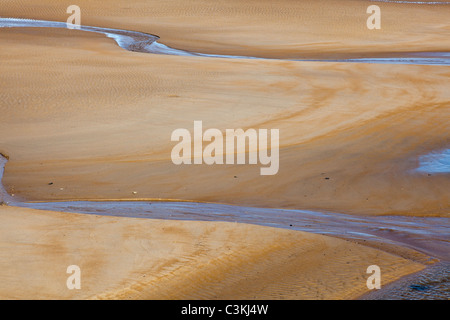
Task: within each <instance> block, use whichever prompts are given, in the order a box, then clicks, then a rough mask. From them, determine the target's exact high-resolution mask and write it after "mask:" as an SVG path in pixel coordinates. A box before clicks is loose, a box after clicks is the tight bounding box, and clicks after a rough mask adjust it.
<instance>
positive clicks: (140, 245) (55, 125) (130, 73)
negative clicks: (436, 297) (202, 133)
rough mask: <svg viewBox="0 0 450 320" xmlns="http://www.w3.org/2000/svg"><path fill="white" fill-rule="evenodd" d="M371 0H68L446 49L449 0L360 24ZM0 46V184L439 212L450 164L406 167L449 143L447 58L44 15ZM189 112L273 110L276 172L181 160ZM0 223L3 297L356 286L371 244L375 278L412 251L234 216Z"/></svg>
mask: <svg viewBox="0 0 450 320" xmlns="http://www.w3.org/2000/svg"><path fill="white" fill-rule="evenodd" d="M368 3H369V2H367V1H321V0H318V1H312V0H311V1H288V0H283V1H277V3H276V4H275V2H274V1H271V0H265V1H260V0H251V1H250V0H249V1H237V0H230V1H226V2H225V3H221V4H220V3H215V2H214V4H212V3H211V1H202V0H199V1H181V0H177V1H152V2H151V3H149V2H146V1H133V3H132V4H130V2H129V1H124V0H123V1H119V0H113V1H108V2H107V3H106V2H99V1H82V0H79V1H77V5H79V6H80V7H81V10H82V20H81V23H82V24H84V25H92V26H100V27H109V28H122V29H129V30H136V31H142V32H148V33H151V34H156V35H158V36H160V37H161V39H160V40H159V42H161V43H164V44H166V45H169V46H172V47H174V48H179V49H185V50H192V51H197V52H204V53H214V54H234V55H253V56H261V57H276V58H294V57H295V58H296V57H309V58H311V57H340V56H342V54H351V55H357V56H364V55H365V54H367V53H369V52H372V53H376V54H382V53H386V52H408V51H427V50H429V51H448V48H449V44H450V40H449V39H450V37H449V35H450V22H449V21H448V16H449V6H420V5H407V6H405V5H400V4H387V3H386V4H384V3H383V4H380V3H377V4H379V5H380V6H381V7H382V29H381V30H379V31H373V30H372V31H369V30H368V29H367V28H366V24H365V21H366V19H367V14H366V8H367V6H368ZM1 11H2V12H1V15H2V17H17V18H34V19H43V20H55V21H66V19H67V17H68V14H67V13H66V4H65V3H61V2H60V1H49V0H44V1H42V0H39V1H38V0H28V1H3V2H2V8H1ZM358 13H359V14H358ZM412 17H413V18H412ZM0 61H2V63H1V64H0V74H1V77H0V86H1V89H0V114H1V116H0V137H1V138H0V152H1V153H3V154H5V155H8V156H9V158H10V160H9V162H8V164H7V166H6V172H5V176H4V179H3V184H4V185H5V188H6V189H7V191H8V192H9V193H13V194H14V195H15V197H16V198H18V199H20V198H23V199H27V200H62V199H128V198H133V197H134V198H141V199H145V198H161V199H184V200H196V201H211V202H222V203H233V204H239V205H252V206H261V207H287V208H298V209H309V210H329V211H333V212H346V213H352V214H405V215H406V214H407V215H424V216H448V208H449V198H448V191H447V190H449V187H450V180H449V178H448V175H432V176H428V175H426V174H412V173H411V172H410V170H412V169H414V168H415V167H417V165H418V160H417V157H418V156H419V155H421V154H425V153H427V152H429V151H431V150H434V149H439V148H444V147H447V146H448V144H449V140H448V137H449V136H450V128H449V126H448V123H449V120H450V109H449V108H448V101H449V99H450V91H449V90H448V78H449V75H450V72H449V70H448V68H447V67H442V66H418V65H380V64H359V63H358V64H353V63H332V62H330V63H322V62H295V61H282V60H234V59H211V58H201V57H180V56H162V55H152V54H145V53H135V52H129V51H126V50H123V49H121V48H120V47H118V46H117V44H116V43H115V42H114V40H112V39H108V38H106V37H104V36H102V35H98V34H93V33H86V32H82V31H74V30H63V29H60V30H56V29H42V28H20V29H4V28H0ZM5 62H6V63H5ZM194 120H202V121H203V124H204V126H205V127H210V128H219V129H221V130H225V129H228V128H243V129H246V128H268V129H270V128H277V129H279V130H280V148H281V149H280V170H279V172H278V174H277V175H275V176H260V175H259V166H249V165H240V166H238V165H236V166H233V165H230V166H229V165H227V166H206V165H202V166H175V165H173V163H172V162H171V159H170V151H171V148H172V147H173V144H172V143H171V142H170V135H171V132H172V131H173V130H174V129H177V128H188V129H190V128H192V125H193V121H194ZM235 177H236V178H235ZM326 177H327V178H329V179H325V178H326ZM49 183H53V184H51V185H50V184H49ZM133 192H137V194H136V195H134V194H133ZM0 228H1V233H0V246H1V248H2V250H0V257H1V258H0V270H2V272H1V278H0V297H2V298H11V299H16V298H19V299H20V298H51V299H52V298H154V299H172V298H176V299H178V298H232V299H238V298H248V299H253V298H261V299H267V298H269V299H270V298H274V299H278V298H283V299H288V298H292V299H293V298H312V299H314V298H331V299H339V298H355V297H357V296H359V295H361V294H363V293H364V292H365V291H366V290H367V288H366V286H365V279H366V277H367V274H366V273H365V271H366V268H367V266H368V265H370V264H378V265H380V266H381V267H382V270H383V277H384V278H383V279H384V280H383V281H387V282H389V281H391V280H394V279H397V278H398V277H400V276H402V275H405V274H408V273H411V272H414V271H417V270H419V269H421V268H422V265H421V264H418V263H415V262H412V261H410V260H408V259H404V258H400V257H398V256H395V255H392V254H388V253H386V252H384V251H382V250H377V249H373V248H368V247H365V246H361V245H357V244H354V243H349V242H346V241H344V240H336V239H332V238H328V237H324V236H318V235H313V234H307V233H302V232H294V231H287V230H279V229H272V228H266V227H256V226H249V225H243V224H231V223H213V222H208V223H206V222H174V221H160V220H152V221H149V220H140V219H127V218H111V217H98V216H87V215H77V214H62V213H57V212H48V211H35V210H27V209H20V208H13V207H5V206H2V207H0ZM243 239H245V241H242V240H243ZM70 264H79V265H80V266H81V267H82V272H83V280H82V286H83V288H82V290H81V291H70V290H68V289H67V287H66V285H65V280H66V278H67V274H66V273H65V270H66V268H67V266H68V265H70ZM242 279H248V282H247V283H246V286H242V285H241V282H242V281H241V280H242ZM275 280H276V281H275Z"/></svg>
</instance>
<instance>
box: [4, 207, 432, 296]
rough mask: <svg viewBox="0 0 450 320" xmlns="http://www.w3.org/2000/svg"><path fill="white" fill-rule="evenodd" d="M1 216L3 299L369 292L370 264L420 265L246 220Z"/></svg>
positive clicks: (388, 268)
mask: <svg viewBox="0 0 450 320" xmlns="http://www.w3.org/2000/svg"><path fill="white" fill-rule="evenodd" d="M0 216H1V219H2V223H1V226H0V229H1V232H0V247H2V250H1V251H0V270H1V272H0V282H1V286H0V297H1V298H2V299H87V298H91V299H92V298H93V299H350V298H356V297H358V296H360V295H362V294H363V293H365V292H367V291H368V289H367V287H366V280H367V277H368V274H366V269H367V267H368V266H369V265H371V264H378V265H379V266H380V267H381V268H382V270H383V274H382V276H383V278H382V280H383V283H384V284H387V283H389V282H391V281H393V280H395V279H398V278H399V277H401V276H403V275H405V274H409V273H412V272H415V271H419V270H421V269H423V265H422V264H419V263H416V262H413V261H411V260H407V259H404V258H400V257H398V256H394V255H391V254H388V253H385V252H383V251H380V250H376V249H372V248H368V247H364V246H362V245H357V244H355V243H351V242H348V241H344V240H339V239H334V238H329V237H325V236H320V235H314V234H309V233H304V232H298V231H289V230H283V229H276V228H269V227H259V226H252V225H247V224H235V223H223V222H194V221H167V220H147V219H133V218H114V217H104V216H95V215H80V214H69V213H58V212H51V211H41V210H31V209H25V208H17V207H10V206H0ZM19 226H20V228H18V227H19ZM243 239H244V240H245V241H243ZM69 265H78V266H79V267H80V269H81V290H69V289H67V286H66V281H67V278H68V277H69V274H67V273H66V269H67V267H68V266H69ZM243 284H245V285H243Z"/></svg>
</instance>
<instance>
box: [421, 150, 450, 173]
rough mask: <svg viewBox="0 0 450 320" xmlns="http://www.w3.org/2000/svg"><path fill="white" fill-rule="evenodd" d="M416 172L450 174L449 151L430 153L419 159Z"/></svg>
mask: <svg viewBox="0 0 450 320" xmlns="http://www.w3.org/2000/svg"><path fill="white" fill-rule="evenodd" d="M419 163H420V165H419V167H418V168H417V169H416V171H419V172H425V173H450V149H446V150H442V151H440V152H432V153H429V154H427V155H424V156H421V157H419Z"/></svg>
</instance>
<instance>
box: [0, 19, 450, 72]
mask: <svg viewBox="0 0 450 320" xmlns="http://www.w3.org/2000/svg"><path fill="white" fill-rule="evenodd" d="M2 27H3V28H24V27H34V28H37V27H42V28H67V23H65V22H58V21H45V20H32V19H17V18H0V28H2ZM79 30H82V31H88V32H97V33H101V34H104V35H106V36H107V37H109V38H112V39H114V40H115V41H116V43H117V44H118V45H119V46H120V47H121V48H123V49H126V50H129V51H136V52H145V53H153V54H167V55H178V56H200V57H209V58H228V59H265V58H260V57H251V56H233V55H221V54H205V53H199V52H189V51H185V50H180V49H175V48H171V47H168V46H166V45H164V44H162V43H159V42H157V41H156V40H158V39H159V37H158V36H155V35H151V34H147V33H143V32H137V31H129V30H119V29H110V28H101V27H90V26H82V25H81V26H79ZM270 60H278V59H270ZM283 60H288V61H316V62H352V63H382V64H417V65H450V55H449V53H448V52H413V53H407V52H405V53H393V54H391V56H384V57H377V56H373V57H365V58H354V57H348V58H341V59H283Z"/></svg>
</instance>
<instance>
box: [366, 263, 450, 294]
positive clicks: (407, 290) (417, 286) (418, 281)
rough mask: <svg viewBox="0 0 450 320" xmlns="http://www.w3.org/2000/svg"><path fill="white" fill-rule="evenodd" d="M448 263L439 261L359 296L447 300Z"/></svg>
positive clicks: (449, 292) (449, 287) (449, 280)
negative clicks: (380, 288)
mask: <svg viewBox="0 0 450 320" xmlns="http://www.w3.org/2000/svg"><path fill="white" fill-rule="evenodd" d="M449 283H450V263H449V262H441V263H438V264H436V265H433V266H431V267H428V268H426V269H424V270H423V271H420V272H418V273H416V274H412V275H409V276H406V277H404V278H402V279H400V280H398V281H395V282H393V283H391V284H388V285H387V286H386V287H384V288H383V290H375V291H372V292H370V293H368V294H366V295H364V296H362V297H361V299H362V300H448V299H450V285H449Z"/></svg>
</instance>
